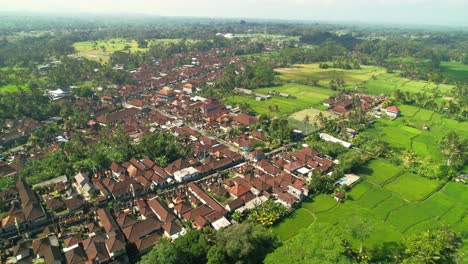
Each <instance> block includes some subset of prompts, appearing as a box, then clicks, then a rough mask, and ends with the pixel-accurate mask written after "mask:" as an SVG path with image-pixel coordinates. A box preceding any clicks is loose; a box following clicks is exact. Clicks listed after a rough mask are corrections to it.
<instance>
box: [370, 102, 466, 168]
mask: <svg viewBox="0 0 468 264" xmlns="http://www.w3.org/2000/svg"><path fill="white" fill-rule="evenodd" d="M399 107H400V110H401V111H402V116H401V117H399V118H397V119H395V120H393V121H389V120H385V119H379V120H377V122H376V123H375V125H374V126H373V127H372V128H371V129H368V130H366V131H365V132H364V133H366V134H367V135H370V136H371V137H378V138H380V139H382V140H384V141H386V142H387V143H389V144H391V145H392V146H395V147H399V148H403V149H411V150H413V151H415V152H416V153H417V154H418V155H420V156H423V157H432V158H433V159H434V160H438V159H440V158H441V155H440V150H439V145H438V142H439V141H440V140H441V139H442V137H443V136H444V135H445V134H447V133H448V132H449V131H450V130H453V131H455V132H457V133H458V134H459V135H461V136H465V137H466V135H468V123H466V122H458V121H456V120H451V119H446V118H445V117H443V116H442V115H441V114H438V113H436V112H434V111H431V110H427V109H419V108H417V107H414V106H407V105H401V106H399ZM423 125H427V126H429V130H424V129H423Z"/></svg>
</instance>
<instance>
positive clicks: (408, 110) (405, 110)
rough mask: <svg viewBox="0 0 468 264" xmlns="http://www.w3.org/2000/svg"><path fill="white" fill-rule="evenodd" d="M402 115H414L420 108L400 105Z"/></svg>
mask: <svg viewBox="0 0 468 264" xmlns="http://www.w3.org/2000/svg"><path fill="white" fill-rule="evenodd" d="M398 108H400V110H401V115H402V117H414V115H416V113H417V112H419V110H420V108H419V107H417V106H412V105H399V106H398Z"/></svg>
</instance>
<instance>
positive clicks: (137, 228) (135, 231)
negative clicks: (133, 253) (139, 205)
mask: <svg viewBox="0 0 468 264" xmlns="http://www.w3.org/2000/svg"><path fill="white" fill-rule="evenodd" d="M160 228H161V223H160V222H159V221H158V220H156V218H153V217H150V218H147V219H145V220H143V221H140V222H137V223H135V224H133V225H130V226H128V227H126V228H124V229H123V230H122V231H123V233H124V235H125V237H127V239H128V241H130V242H132V243H134V242H136V241H137V240H138V239H141V238H143V237H145V236H147V235H149V234H151V233H153V232H155V231H157V230H159V229H160Z"/></svg>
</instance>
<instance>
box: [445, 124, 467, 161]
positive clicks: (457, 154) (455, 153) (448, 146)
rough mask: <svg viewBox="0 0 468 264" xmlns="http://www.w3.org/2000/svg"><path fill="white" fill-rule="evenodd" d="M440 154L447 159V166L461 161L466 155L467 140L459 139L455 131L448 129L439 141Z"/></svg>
mask: <svg viewBox="0 0 468 264" xmlns="http://www.w3.org/2000/svg"><path fill="white" fill-rule="evenodd" d="M440 149H441V152H442V155H443V156H444V157H445V159H446V160H447V166H453V165H454V164H456V163H459V162H460V161H463V159H464V156H466V150H467V142H466V140H463V139H461V138H460V137H459V136H458V134H457V133H455V132H454V131H450V132H449V133H448V134H447V135H445V137H443V138H442V140H441V141H440Z"/></svg>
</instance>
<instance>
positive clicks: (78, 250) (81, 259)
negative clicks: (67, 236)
mask: <svg viewBox="0 0 468 264" xmlns="http://www.w3.org/2000/svg"><path fill="white" fill-rule="evenodd" d="M65 259H66V260H67V264H85V263H86V262H87V260H88V258H87V256H86V252H85V251H84V250H83V247H81V245H75V246H73V248H72V249H70V250H68V251H67V252H65Z"/></svg>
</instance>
